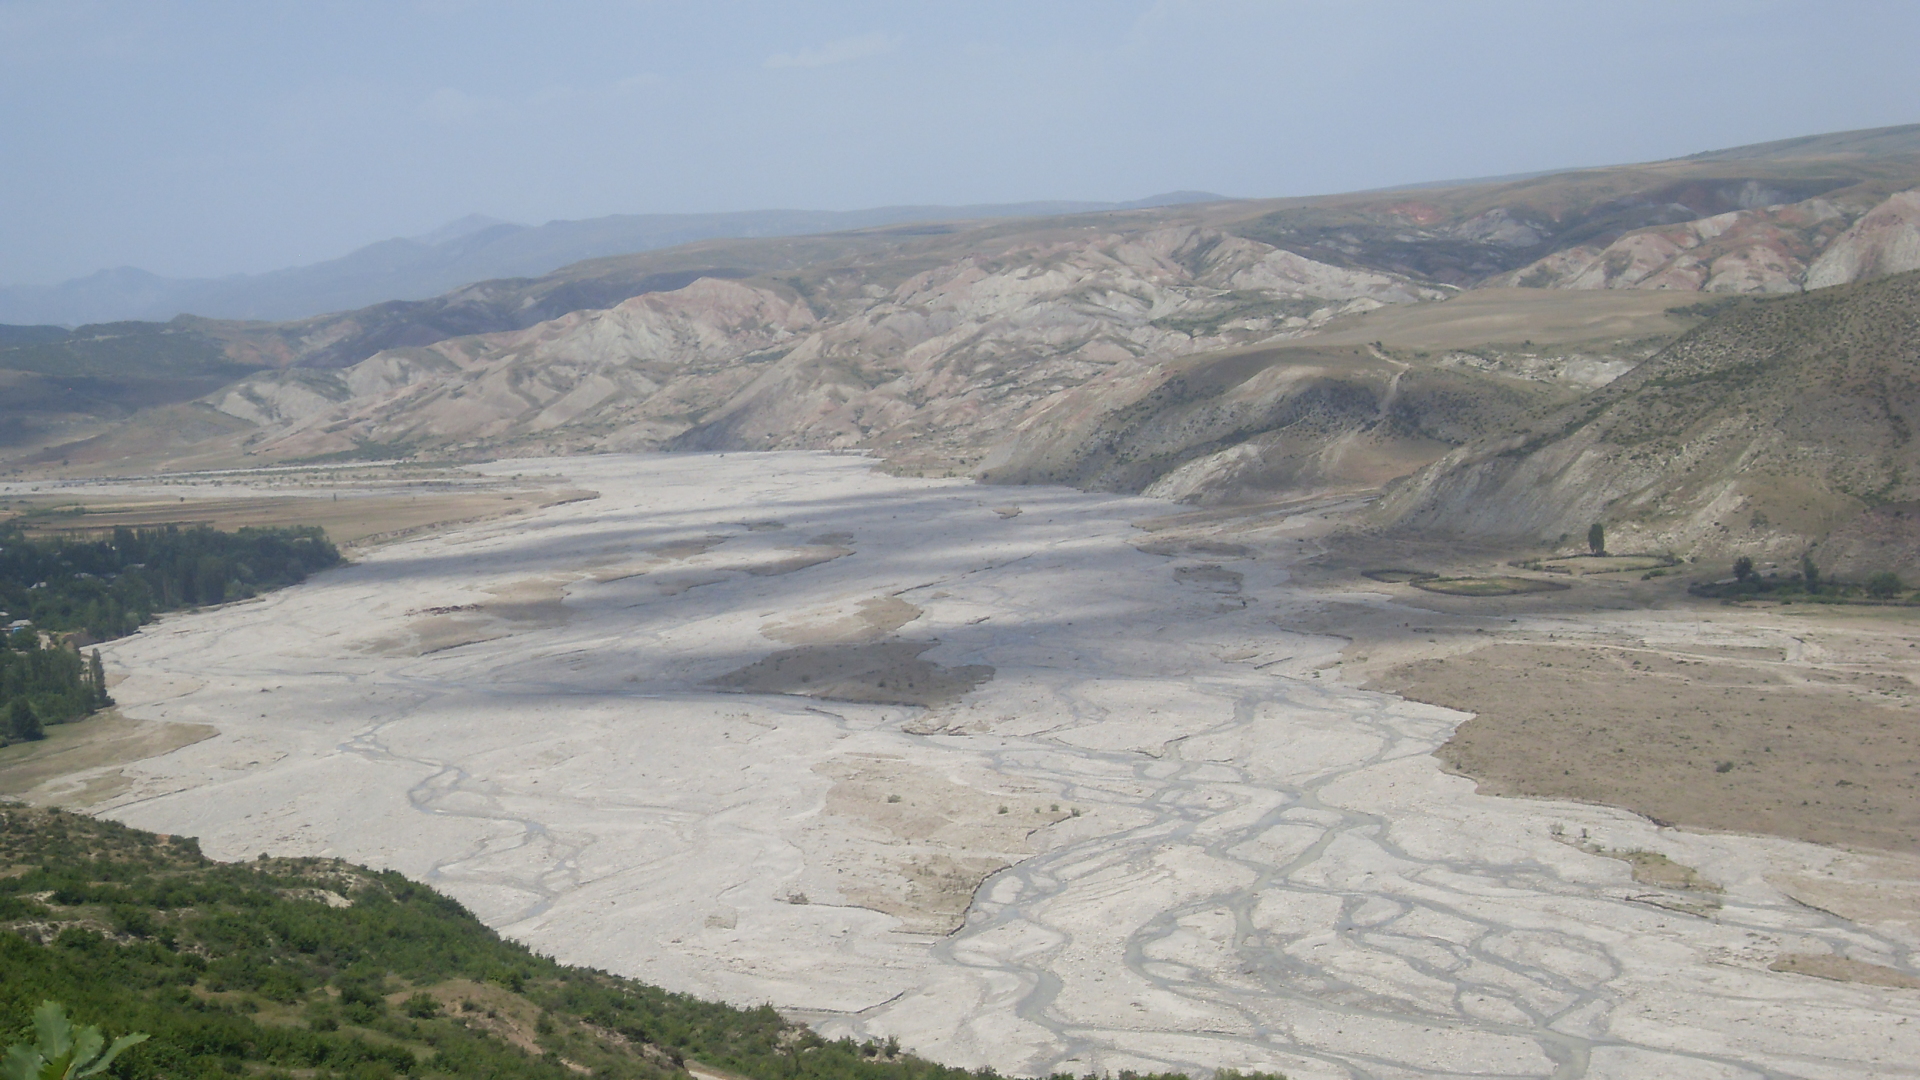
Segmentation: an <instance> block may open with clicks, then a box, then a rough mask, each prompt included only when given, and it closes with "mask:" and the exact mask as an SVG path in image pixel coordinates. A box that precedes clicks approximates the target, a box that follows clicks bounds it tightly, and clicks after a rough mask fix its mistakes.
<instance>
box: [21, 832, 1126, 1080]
mask: <svg viewBox="0 0 1920 1080" xmlns="http://www.w3.org/2000/svg"><path fill="white" fill-rule="evenodd" d="M45 1000H56V1001H63V1002H65V1003H67V1004H68V1005H69V1006H71V1008H72V1009H73V1012H74V1014H75V1016H76V1017H78V1018H81V1019H83V1020H88V1021H100V1020H107V1021H110V1022H111V1023H112V1024H113V1025H115V1026H116V1027H117V1028H132V1029H137V1030H140V1031H144V1032H148V1033H150V1034H151V1036H152V1038H151V1039H150V1040H149V1041H147V1042H144V1043H141V1044H139V1045H135V1046H131V1047H129V1048H127V1049H126V1052H125V1053H123V1054H122V1055H121V1056H120V1058H119V1059H118V1060H117V1061H116V1062H114V1064H113V1066H112V1068H111V1069H109V1070H108V1072H107V1073H106V1074H104V1075H108V1076H115V1077H142V1078H145V1077H163V1076H164V1077H166V1078H167V1080H194V1078H214V1077H221V1078H225V1077H231V1076H255V1077H269V1078H291V1077H294V1076H299V1077H302V1078H314V1080H320V1078H328V1077H352V1078H354V1080H363V1078H364V1080H375V1078H384V1077H393V1076H411V1077H421V1078H431V1077H461V1078H471V1077H540V1078H550V1080H570V1078H574V1077H577V1076H579V1075H581V1074H590V1075H592V1076H596V1077H614V1078H629V1077H631V1078H661V1080H664V1078H668V1077H679V1078H684V1077H685V1076H686V1075H687V1074H686V1072H685V1065H686V1063H687V1062H688V1060H689V1059H692V1060H696V1061H698V1062H700V1063H703V1064H705V1065H707V1066H710V1067H717V1068H721V1069H725V1070H728V1071H730V1072H733V1073H737V1074H739V1075H741V1076H744V1077H748V1078H750V1080H992V1077H993V1074H992V1073H991V1072H987V1071H982V1072H977V1073H975V1072H967V1071H965V1070H961V1069H953V1068H946V1067H943V1066H940V1065H936V1064H934V1063H932V1062H929V1061H925V1060H923V1059H920V1058H916V1057H913V1056H911V1055H908V1054H903V1053H900V1052H899V1049H898V1046H897V1045H895V1044H892V1043H891V1042H889V1043H887V1044H880V1043H875V1042H867V1043H855V1042H853V1041H852V1040H850V1039H841V1040H838V1041H833V1042H829V1041H827V1040H825V1039H822V1038H820V1037H819V1036H817V1035H815V1034H814V1033H813V1032H811V1031H810V1030H808V1029H806V1028H804V1027H800V1026H798V1025H795V1024H792V1023H789V1022H788V1021H786V1020H784V1019H782V1018H781V1017H780V1015H779V1014H778V1013H776V1012H775V1011H774V1010H773V1009H772V1008H771V1007H768V1006H761V1007H759V1008H755V1009H737V1008H733V1007H731V1006H727V1005H720V1004H715V1003H711V1002H705V1001H700V1000H697V999H695V998H692V997H689V996H687V995H684V994H673V993H668V992H667V991H664V990H661V989H659V988H657V987H652V986H647V985H645V984H642V983H638V982H633V981H631V980H627V979H622V978H617V977H615V976H612V975H608V974H606V973H604V972H600V971H592V970H586V969H581V968H573V967H566V966H563V965H561V964H558V963H556V962H554V961H552V960H550V959H547V958H545V957H542V956H539V955H537V954H535V953H533V952H530V951H529V950H527V949H526V948H524V947H522V946H520V945H516V944H513V943H511V942H507V941H502V940H501V939H500V938H499V937H498V936H497V935H495V934H494V933H493V932H492V931H491V930H488V929H487V928H486V927H485V926H483V925H482V924H481V923H480V922H479V921H478V920H477V919H475V918H474V917H473V916H472V915H471V914H469V913H468V912H467V911H466V910H465V909H463V908H462V907H460V905H458V904H456V903H454V902H453V901H452V900H449V899H447V898H446V897H444V896H441V895H439V894H438V893H435V892H434V891H432V890H431V889H428V888H426V887H424V886H422V885H418V884H415V883H413V882H411V881H408V880H406V879H405V878H403V877H401V876H400V875H398V874H395V873H391V872H379V871H373V870H368V869H365V868H363V867H358V866H353V865H350V864H347V863H344V862H341V861H339V860H334V859H269V858H266V857H264V856H263V857H262V858H260V859H258V860H255V861H252V862H246V863H216V862H213V861H211V860H208V859H206V858H203V857H202V856H201V855H200V853H199V850H198V847H197V845H196V844H195V842H194V841H192V840H191V839H188V838H185V837H173V838H166V837H161V836H157V835H155V834H153V833H147V832H141V831H139V830H136V829H129V828H127V827H125V826H122V825H118V824H115V823H113V822H105V821H96V820H93V819H91V818H87V817H82V816H80V815H76V814H68V813H63V812H60V811H53V810H29V809H25V808H0V1025H5V1027H6V1028H8V1029H11V1031H10V1032H7V1033H5V1034H11V1033H14V1032H17V1033H21V1034H24V1033H26V1031H27V1022H28V1016H29V1014H30V1012H31V1011H32V1010H33V1009H34V1008H35V1007H37V1006H39V1005H40V1003H41V1002H43V1001H45ZM1140 1080H1147V1078H1140Z"/></svg>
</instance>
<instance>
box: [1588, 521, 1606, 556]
mask: <svg viewBox="0 0 1920 1080" xmlns="http://www.w3.org/2000/svg"><path fill="white" fill-rule="evenodd" d="M1587 550H1588V551H1590V552H1592V553H1593V554H1595V555H1605V554H1606V553H1607V527H1606V526H1605V525H1602V524H1600V523H1599V522H1597V521H1596V522H1594V523H1593V524H1592V526H1590V527H1589V528H1588V529H1587Z"/></svg>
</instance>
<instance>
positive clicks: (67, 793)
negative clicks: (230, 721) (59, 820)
mask: <svg viewBox="0 0 1920 1080" xmlns="http://www.w3.org/2000/svg"><path fill="white" fill-rule="evenodd" d="M216 734H218V729H216V728H214V727H213V726H212V725H210V724H173V723H163V722H160V721H149V720H129V719H128V718H126V717H124V716H121V715H120V713H119V712H118V710H114V709H106V710H102V711H101V712H97V713H94V714H93V715H92V716H89V717H87V718H86V719H84V720H75V721H73V722H72V723H67V724H55V725H53V726H51V727H49V728H47V737H46V738H45V739H41V740H39V741H37V742H27V743H15V744H14V745H12V746H7V747H0V796H12V797H18V798H24V799H25V800H26V801H27V802H29V803H32V804H33V805H35V806H60V807H68V808H79V807H86V806H92V805H94V804H95V803H98V802H102V801H104V800H106V799H109V798H112V797H113V796H114V795H116V794H118V793H119V792H121V791H124V790H126V789H127V788H128V787H130V786H131V783H130V781H128V780H127V779H126V778H124V777H122V776H121V775H120V773H119V771H118V770H117V769H116V770H113V771H109V772H102V773H99V774H97V775H94V776H89V777H85V778H82V779H79V780H76V781H74V782H71V783H67V784H60V783H58V782H57V781H59V780H60V778H62V777H68V776H73V775H75V774H78V773H86V772H90V771H92V770H101V769H106V768H107V767H109V766H114V765H126V764H130V763H132V762H135V761H139V760H142V759H143V758H150V757H158V756H159V755H161V754H168V753H172V752H173V751H175V750H178V749H180V748H181V747H183V746H191V745H193V744H194V743H197V742H199V741H200V740H202V739H207V738H212V737H213V736H214V735H216Z"/></svg>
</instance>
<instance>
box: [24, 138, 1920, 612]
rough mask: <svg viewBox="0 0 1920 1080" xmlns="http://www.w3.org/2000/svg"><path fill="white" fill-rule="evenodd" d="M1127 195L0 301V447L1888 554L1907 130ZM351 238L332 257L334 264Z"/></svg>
mask: <svg viewBox="0 0 1920 1080" xmlns="http://www.w3.org/2000/svg"><path fill="white" fill-rule="evenodd" d="M1146 201H1147V202H1160V203H1163V204H1164V205H1159V206H1155V207H1150V208H1133V209H1125V208H1122V209H1107V210H1102V211H1098V212H1087V210H1086V206H1085V204H1068V205H1066V206H1065V207H1059V206H1049V207H1025V208H1020V209H1025V210H1028V211H1035V213H1033V214H1031V215H1030V216H1025V217H1018V218H1014V217H1006V216H999V217H988V216H987V215H986V213H985V211H987V210H989V209H991V210H993V211H994V212H995V213H998V214H1006V213H1010V212H1012V211H1013V210H1014V209H1015V208H1010V207H1000V208H948V209H944V210H942V209H938V208H919V209H914V208H905V209H896V210H891V211H874V212H872V213H874V214H876V215H878V214H886V215H890V216H893V217H897V218H901V219H905V220H904V221H894V222H893V223H891V224H878V225H866V226H865V227H862V228H855V229H849V230H846V231H839V232H829V233H822V234H817V235H780V236H761V237H740V236H736V237H724V238H708V239H703V240H697V241H693V242H689V243H683V244H679V245H677V246H674V247H667V248H654V249H651V250H644V251H638V252H626V253H623V254H617V255H603V256H599V257H595V258H589V259H584V260H580V261H574V262H571V263H569V264H568V265H566V266H564V267H561V268H559V269H557V270H553V271H550V272H547V273H545V274H541V275H537V276H520V277H508V278H495V279H493V280H486V281H480V282H476V283H471V284H466V285H462V286H460V287H458V288H456V289H453V290H450V291H447V292H443V293H441V294H439V295H437V296H434V297H431V298H427V299H413V300H400V299H391V300H385V301H383V302H381V303H377V304H372V305H366V306H362V307H359V308H357V309H353V310H348V311H341V312H336V313H331V314H325V315H318V316H311V317H307V318H303V319H297V320H288V321H280V322H259V321H256V322H241V321H234V320H223V319H215V318H208V317H204V316H198V315H195V316H181V317H177V318H174V319H171V320H169V321H167V322H134V321H125V322H118V323H107V324H94V325H87V326H82V327H80V328H78V329H76V330H72V331H68V330H65V329H62V328H59V327H32V326H22V327H5V326H0V470H6V469H14V470H34V471H36V472H37V471H39V470H48V471H56V470H57V471H60V472H66V473H69V474H75V473H82V472H86V471H89V470H97V469H116V470H125V471H139V472H156V471H171V470H178V469H183V468H224V467H230V466H233V465H238V464H243V463H256V464H257V463H266V462H287V461H302V460H306V461H312V460H345V459H349V458H369V457H407V456H417V457H420V458H423V459H476V458H496V457H502V456H546V455H554V454H575V453H594V452H603V451H629V450H741V449H750V450H759V449H853V450H865V451H870V452H872V453H874V454H876V455H879V456H881V457H884V458H885V459H887V461H888V465H889V467H890V468H892V469H895V470H898V471H901V472H908V473H922V474H931V475H954V476H958V475H967V476H973V477H975V478H978V479H980V480H983V481H988V482H1000V483H1064V484H1071V485H1074V486H1076V487H1081V488H1086V489H1090V490H1104V491H1124V492H1144V493H1147V494H1150V495H1155V496H1163V497H1167V498H1172V499H1178V500H1181V501H1185V502H1190V503H1196V504H1202V505H1208V504H1230V503H1239V502H1263V501H1272V500H1278V499H1293V498H1298V497H1301V496H1303V495H1307V494H1313V493H1332V492H1342V493H1363V492H1366V493H1380V494H1382V496H1383V497H1382V498H1381V499H1380V500H1379V502H1378V503H1377V504H1376V510H1375V513H1376V515H1377V516H1376V524H1377V526H1378V527H1380V528H1382V529H1385V530H1389V531H1392V532H1395V533H1400V534H1405V535H1413V536H1423V537H1450V538H1457V539H1466V540H1472V541H1476V542H1479V541H1486V542H1492V543H1497V544H1504V545H1510V546H1518V547H1521V548H1527V549H1530V550H1531V549H1536V548H1540V547H1542V546H1544V547H1548V548H1551V547H1554V546H1555V545H1557V544H1558V543H1559V539H1558V538H1559V537H1560V536H1561V535H1562V534H1566V536H1567V537H1568V538H1569V543H1571V544H1574V545H1577V544H1578V543H1579V539H1580V537H1582V536H1584V535H1585V532H1586V529H1587V528H1588V526H1590V525H1591V524H1593V523H1595V522H1601V523H1604V525H1605V527H1606V532H1607V534H1608V535H1609V536H1611V537H1617V538H1618V540H1619V542H1620V543H1621V544H1622V545H1626V546H1627V547H1628V548H1630V549H1633V550H1652V551H1671V552H1673V553H1674V554H1677V555H1687V556H1699V557H1702V558H1707V559H1715V558H1728V557H1731V556H1734V555H1742V554H1744V555H1749V556H1751V557H1753V558H1755V559H1759V560H1772V561H1775V562H1780V561H1782V560H1787V561H1791V560H1794V559H1797V558H1798V555H1799V554H1800V553H1802V552H1806V551H1808V550H1809V549H1811V550H1812V551H1813V552H1814V557H1815V558H1816V559H1817V560H1819V561H1820V563H1821V565H1823V566H1826V565H1829V564H1830V565H1831V566H1832V567H1833V568H1835V570H1836V572H1840V573H1856V572H1867V571H1871V572H1878V571H1880V570H1886V569H1892V570H1895V571H1897V572H1899V573H1902V574H1920V486H1917V485H1916V482H1915V481H1914V479H1913V478H1914V477H1916V476H1920V457H1916V456H1915V451H1914V449H1913V447H1914V446H1916V445H1920V443H1916V442H1915V441H1913V440H1912V435H1911V433H1912V431H1913V430H1915V428H1916V427H1920V394H1917V392H1916V391H1915V389H1914V388H1915V387H1916V386H1917V385H1920V382H1916V380H1920V372H1916V370H1915V364H1916V361H1915V359H1914V358H1915V357H1916V356H1920V352H1916V347H1917V345H1916V343H1920V314H1917V313H1920V284H1917V283H1920V126H1909V127H1905V128H1892V129H1883V130H1879V131H1871V132H1846V133H1839V134H1834V135H1823V136H1816V137H1812V138H1807V139H1795V140H1788V141H1786V142H1783V143H1777V144H1769V145H1765V146H1756V147H1746V148H1736V149H1733V150H1723V151H1716V152H1713V153H1708V154H1701V155H1695V156H1693V157H1688V158H1680V159H1676V160H1672V161H1664V162H1653V163H1649V164H1638V165H1624V166H1614V167H1608V168H1588V169H1578V170H1572V171H1569V172H1562V173H1555V174H1552V175H1546V176H1533V177H1521V178H1505V179H1496V180H1484V181H1477V182H1470V181H1461V182H1456V183H1453V184H1450V185H1438V186H1433V185H1429V186H1423V187H1420V188H1414V189H1400V190H1394V191H1376V192H1355V193H1350V194H1344V195H1332V196H1322V197H1315V198H1303V199H1267V200H1237V201H1236V200H1218V201H1185V199H1184V198H1167V199H1161V200H1146ZM1048 209H1053V210H1062V209H1064V210H1065V211H1069V212H1056V213H1051V214H1048V213H1039V212H1038V211H1043V210H1048ZM942 215H951V217H950V218H949V220H946V221H938V220H933V219H937V218H939V217H941V216H942ZM724 217H726V218H727V222H725V223H723V224H728V227H730V228H732V229H733V230H735V231H744V230H747V229H749V228H765V229H768V230H771V229H774V228H776V227H777V228H782V229H798V228H803V227H808V225H809V224H811V225H812V226H814V227H819V228H833V227H839V226H845V225H849V224H853V223H854V218H853V216H851V215H816V216H813V217H812V218H811V220H810V221H808V220H802V219H801V217H800V216H799V215H793V216H786V217H782V216H781V215H763V216H761V217H762V219H761V220H759V221H758V223H757V224H756V223H755V221H753V220H750V219H753V218H754V217H755V216H754V215H728V216H724ZM649 221H650V222H651V223H652V224H651V225H647V226H646V228H643V227H642V226H643V224H645V223H646V222H649ZM622 223H624V224H622ZM680 225H681V226H684V227H687V228H696V227H700V228H704V227H712V228H719V227H720V225H716V224H715V223H714V222H713V221H711V220H709V221H707V222H706V223H705V224H704V225H690V224H688V223H687V222H686V221H684V220H682V221H681V222H680ZM621 228H626V229H627V230H628V231H626V232H624V233H622V232H620V231H619V230H620V229H621ZM647 228H653V229H654V230H655V231H652V232H648V231H646V229H647ZM665 228H666V226H664V225H662V224H661V222H660V219H603V220H602V221H600V222H581V223H556V224H552V225H548V226H542V227H541V228H538V229H529V228H524V227H520V226H513V225H505V224H502V223H499V222H494V221H489V220H486V219H466V220H463V221H459V222H455V223H453V224H452V225H450V226H448V227H447V228H445V229H443V230H440V231H439V232H438V233H435V234H432V235H428V236H424V237H419V238H416V239H415V240H412V241H394V242H392V243H390V244H389V245H384V246H383V245H376V246H375V247H374V248H369V249H366V250H365V251H363V252H361V253H358V254H357V255H356V256H354V259H358V260H360V263H359V264H358V265H360V266H361V267H362V269H363V270H365V268H366V267H372V268H373V270H378V269H379V268H380V266H382V265H388V266H389V267H390V268H393V267H397V269H391V272H392V274H393V275H394V276H395V279H397V278H398V277H404V276H405V275H406V274H407V273H414V272H416V271H418V270H419V267H420V265H422V264H423V263H425V262H431V261H432V260H434V259H437V260H440V263H439V264H438V265H442V266H443V268H444V266H452V265H458V266H460V267H464V268H465V269H463V270H462V271H461V273H462V274H479V273H492V272H497V268H499V267H503V266H509V265H518V266H529V265H541V264H543V263H550V262H554V261H560V260H564V259H572V258H576V257H577V256H579V255H581V254H583V253H585V252H588V251H591V250H594V249H593V248H592V247H591V246H590V244H598V243H604V244H608V245H611V246H613V247H616V248H626V247H630V246H633V245H636V244H639V243H664V242H666V241H667V240H669V239H671V237H670V236H669V234H668V233H666V232H665V231H662V230H664V229H665ZM609 237H612V238H614V239H609ZM569 244H572V245H573V246H571V247H569V246H568V245H569ZM382 250H390V251H392V252H395V253H397V254H394V256H393V258H392V260H390V262H389V263H388V264H382V263H380V261H379V258H377V256H378V254H379V252H380V251H382ZM422 252H426V253H427V254H421V253H422ZM409 253H411V254H409ZM402 256H405V257H404V258H403V257H402ZM407 259H414V260H415V262H413V263H408V262H407ZM487 259H493V260H497V261H495V262H486V261H485V260H487ZM513 259H520V260H524V261H523V262H520V263H513V262H512V260H513ZM350 261H351V260H342V261H341V263H338V264H328V265H329V266H331V267H332V270H331V271H329V272H331V273H334V274H335V278H334V279H333V280H335V281H336V282H337V283H338V282H345V283H347V284H351V285H353V287H356V288H369V287H370V286H367V285H366V282H368V281H370V280H375V279H376V277H377V275H375V274H373V272H372V271H371V270H365V272H362V273H360V274H359V276H358V277H355V275H354V273H350V272H348V269H349V268H345V267H344V264H345V263H347V262H350ZM408 266H411V267H413V269H407V267H408ZM326 269H327V268H326V267H313V268H308V269H307V270H304V271H298V272H296V271H287V272H285V274H286V275H295V274H304V275H307V277H306V278H305V279H304V280H306V281H307V282H308V283H309V284H311V283H312V282H315V281H319V280H322V279H323V278H324V277H325V275H324V274H322V273H321V271H323V270H326ZM403 271H405V272H404V273H403ZM447 272H449V273H451V271H447ZM274 278H275V275H263V276H262V277H261V278H259V279H248V280H250V281H254V282H255V283H256V284H264V283H267V282H269V281H270V279H274ZM343 287H344V286H343ZM315 294H317V293H315ZM381 295H386V294H385V293H382V294H381Z"/></svg>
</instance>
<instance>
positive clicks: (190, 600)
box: [0, 525, 340, 742]
mask: <svg viewBox="0 0 1920 1080" xmlns="http://www.w3.org/2000/svg"><path fill="white" fill-rule="evenodd" d="M339 563H340V553H339V551H338V550H336V549H335V548H334V546H333V544H332V543H331V542H329V541H328V540H327V536H326V533H325V532H324V531H322V530H320V529H319V528H316V527H312V526H304V527H295V528H270V529H268V528H244V529H240V530H238V531H235V532H222V531H221V530H218V529H214V528H210V527H207V526H192V527H188V528H181V527H179V526H175V525H168V526H163V527H160V528H154V529H130V528H117V529H114V530H113V532H112V534H111V535H108V536H98V537H91V538H89V537H74V536H54V537H29V536H27V535H26V534H25V532H23V531H22V530H21V529H20V528H19V526H18V525H7V526H0V626H6V625H13V624H16V623H19V624H25V625H19V626H16V627H15V629H13V630H11V631H9V632H6V633H5V634H4V635H0V741H16V742H17V741H20V740H24V739H36V738H39V737H40V736H41V734H42V733H43V730H44V727H45V725H47V724H58V723H64V722H66V721H68V720H73V719H76V718H78V717H82V716H85V715H87V714H88V713H91V712H93V711H94V710H95V709H98V708H100V707H102V706H104V705H108V704H111V703H112V702H111V699H110V698H109V697H108V696H107V690H106V679H105V674H104V672H103V671H102V670H101V664H100V656H99V653H98V652H97V651H96V652H95V653H94V654H93V655H92V656H90V657H83V656H82V655H81V654H80V652H79V651H78V647H77V646H78V645H79V644H80V643H81V642H90V641H106V640H109V639H112V638H117V637H124V636H125V635H127V634H131V633H133V632H134V631H135V630H138V629H139V628H140V626H141V625H142V624H144V623H148V622H151V621H152V620H153V618H154V616H156V615H158V614H160V613H162V612H166V611H174V610H178V609H180V608H189V607H198V606H200V605H203V604H219V603H225V602H227V601H230V600H243V599H246V598H247V597H250V596H255V595H257V594H259V593H261V592H265V591H269V590H272V589H277V588H281V587H283V586H287V585H292V584H295V583H296V582H299V581H303V580H305V579H306V577H307V575H309V574H311V573H313V572H315V571H317V570H324V569H326V568H327V567H330V566H336V565H338V564H339Z"/></svg>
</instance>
